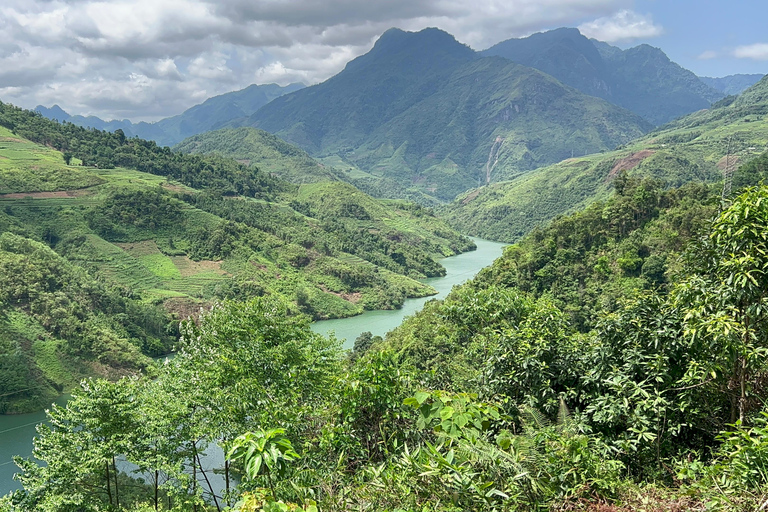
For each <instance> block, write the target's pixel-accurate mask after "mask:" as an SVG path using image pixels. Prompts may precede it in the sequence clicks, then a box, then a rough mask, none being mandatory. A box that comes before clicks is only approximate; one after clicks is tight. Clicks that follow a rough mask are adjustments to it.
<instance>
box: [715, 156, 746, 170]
mask: <svg viewBox="0 0 768 512" xmlns="http://www.w3.org/2000/svg"><path fill="white" fill-rule="evenodd" d="M740 164H741V159H740V158H739V157H738V156H737V155H730V156H727V155H726V156H724V157H723V158H721V159H720V160H718V161H717V168H718V169H720V170H721V171H723V170H725V166H726V165H728V166H730V167H731V169H735V168H736V167H737V166H739V165H740Z"/></svg>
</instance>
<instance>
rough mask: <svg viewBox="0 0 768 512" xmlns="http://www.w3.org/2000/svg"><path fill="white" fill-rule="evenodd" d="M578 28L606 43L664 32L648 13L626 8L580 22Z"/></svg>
mask: <svg viewBox="0 0 768 512" xmlns="http://www.w3.org/2000/svg"><path fill="white" fill-rule="evenodd" d="M578 28H579V30H580V31H581V33H582V34H584V35H585V36H587V37H590V38H593V39H597V40H599V41H606V42H608V43H615V42H618V41H632V40H635V39H647V38H650V37H656V36H660V35H661V34H662V33H663V32H664V30H663V29H662V27H661V26H659V25H655V24H654V23H653V19H652V18H651V16H650V15H647V16H643V15H641V14H638V13H636V12H634V11H630V10H627V9H624V10H621V11H618V12H616V13H615V14H613V15H611V16H605V17H602V18H598V19H596V20H594V21H590V22H587V23H582V24H581V25H579V27H578Z"/></svg>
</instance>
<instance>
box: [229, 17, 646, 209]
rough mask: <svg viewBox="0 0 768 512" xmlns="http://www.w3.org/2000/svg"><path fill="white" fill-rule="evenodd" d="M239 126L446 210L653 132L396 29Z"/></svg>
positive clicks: (427, 36)
mask: <svg viewBox="0 0 768 512" xmlns="http://www.w3.org/2000/svg"><path fill="white" fill-rule="evenodd" d="M233 124H235V125H241V126H243V125H244V126H253V127H256V128H260V129H263V130H266V131H269V132H271V133H274V134H276V135H277V136H279V137H281V138H283V139H285V140H286V141H288V142H291V143H293V144H296V145H298V146H299V147H301V148H303V149H305V150H306V151H308V152H309V153H310V154H311V155H313V156H315V157H317V158H320V159H321V161H322V159H323V158H327V157H331V156H334V157H337V158H340V159H342V160H343V161H347V162H350V163H351V164H353V165H355V166H357V167H359V168H360V169H362V170H364V171H366V172H369V173H371V174H373V175H375V176H385V177H388V178H392V179H395V180H397V181H399V182H401V183H404V184H407V185H408V186H413V187H416V188H418V189H419V190H421V191H423V192H425V193H427V194H430V195H433V196H435V197H437V198H439V199H442V200H449V199H451V198H453V197H454V196H455V195H456V194H458V193H460V192H462V191H463V190H466V189H467V188H469V187H472V186H475V185H477V184H478V183H484V182H489V181H497V180H499V179H504V178H509V177H511V176H515V175H518V174H521V173H524V172H526V171H529V170H531V169H534V168H536V167H539V166H541V165H546V164H550V163H553V162H556V161H559V160H562V159H563V158H566V157H569V156H571V155H573V154H577V155H579V154H581V155H583V154H585V153H589V152H596V151H603V150H609V149H612V148H614V147H615V146H616V145H617V144H622V143H625V142H627V141H629V140H631V139H633V138H635V137H637V136H639V135H641V134H643V133H644V132H646V131H647V130H648V129H649V128H650V124H649V123H647V122H645V121H643V120H642V119H641V118H639V117H638V116H636V115H634V114H632V113H630V112H628V111H626V110H624V109H620V108H618V107H615V106H613V105H611V104H609V103H607V102H605V101H602V100H600V99H597V98H594V97H591V96H588V95H585V94H582V93H580V92H578V91H576V90H574V89H572V88H570V87H567V86H564V85H563V84H561V83H560V82H558V81H557V80H555V79H554V78H552V77H551V76H549V75H546V74H544V73H542V72H540V71H537V70H534V69H532V68H529V67H525V66H522V65H519V64H515V63H512V62H510V61H508V60H505V59H500V58H482V57H480V56H478V55H477V54H476V53H475V52H473V51H472V50H471V49H469V48H468V47H466V46H465V45H463V44H461V43H459V42H457V41H456V40H455V39H454V38H453V36H451V35H449V34H447V33H445V32H443V31H441V30H438V29H425V30H423V31H421V32H416V33H412V32H404V31H401V30H397V29H391V30H389V31H387V32H385V33H384V34H383V35H382V36H381V38H380V39H379V40H378V41H377V42H376V44H375V45H374V47H373V49H372V50H371V51H370V52H369V53H367V54H365V55H363V56H361V57H358V58H357V59H355V60H353V61H351V62H350V63H349V64H347V66H346V68H345V69H344V70H343V71H342V72H340V73H339V74H338V75H336V76H334V77H332V78H331V79H329V80H327V81H326V82H323V83H321V84H318V85H315V86H312V87H308V88H306V89H302V90H300V91H297V92H295V93H292V94H288V95H285V96H282V97H280V98H278V99H276V100H275V101H273V102H271V103H269V104H268V105H265V106H264V107H262V108H261V109H259V110H258V111H257V112H256V113H255V114H253V115H252V116H251V117H250V118H248V119H247V120H241V121H238V122H236V123H233Z"/></svg>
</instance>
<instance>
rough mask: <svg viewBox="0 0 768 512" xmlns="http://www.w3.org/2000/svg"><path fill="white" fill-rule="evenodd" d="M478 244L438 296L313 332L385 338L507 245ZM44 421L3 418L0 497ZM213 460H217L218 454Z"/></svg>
mask: <svg viewBox="0 0 768 512" xmlns="http://www.w3.org/2000/svg"><path fill="white" fill-rule="evenodd" d="M474 241H475V244H477V250H475V251H472V252H467V253H464V254H459V255H458V256H452V257H450V258H445V259H443V260H441V261H440V263H442V264H443V266H444V267H445V269H446V275H445V277H435V278H431V279H427V280H425V282H426V283H427V284H429V285H431V286H432V287H433V288H435V290H437V292H438V293H437V295H432V296H431V297H424V298H421V299H408V300H406V301H405V304H404V305H403V307H402V308H401V309H395V310H390V311H366V312H365V313H363V314H362V315H358V316H355V317H352V318H343V319H340V320H325V321H322V322H315V323H314V324H312V330H313V331H315V332H317V333H320V334H324V335H325V334H328V333H329V332H335V334H336V337H337V338H339V339H344V340H346V341H345V342H344V347H345V348H350V349H351V348H352V346H353V345H354V342H355V338H357V337H358V336H359V335H360V333H362V332H365V331H370V332H371V333H372V334H373V335H374V336H376V335H378V336H384V335H385V334H386V333H387V332H389V331H391V330H392V329H394V328H395V327H397V326H398V325H400V323H402V321H403V319H404V318H405V317H406V316H409V315H412V314H414V313H416V312H417V311H419V310H420V309H421V307H422V306H423V305H424V303H426V302H427V301H428V300H431V299H441V298H443V297H445V296H446V295H447V294H448V292H450V291H451V289H452V288H453V287H454V286H455V285H458V284H461V283H463V282H464V281H466V280H468V279H471V278H472V277H474V276H475V274H477V273H478V272H479V271H480V270H481V269H483V268H484V267H487V266H488V265H490V264H491V263H493V260H495V259H496V258H498V257H499V256H501V253H502V250H503V248H504V244H500V243H496V242H489V241H487V240H481V239H477V238H475V239H474ZM65 402H66V396H64V397H61V398H59V399H58V400H57V403H60V404H63V403H65ZM43 420H45V412H44V411H39V412H35V413H31V414H19V415H12V416H3V415H0V496H2V495H4V494H6V493H8V492H9V491H11V490H13V489H18V488H19V485H18V483H17V482H14V481H13V474H14V473H16V472H17V470H18V468H17V467H16V465H15V464H14V463H13V461H12V458H13V456H14V455H21V456H23V457H29V456H30V455H31V453H32V438H33V437H34V435H35V433H36V432H35V425H36V424H38V423H39V422H41V421H43ZM211 457H212V458H214V459H215V458H217V457H216V455H215V454H214V455H211ZM219 458H220V457H219ZM218 462H221V461H218ZM214 465H215V463H214ZM220 485H222V484H219V486H220Z"/></svg>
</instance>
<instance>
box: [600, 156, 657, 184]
mask: <svg viewBox="0 0 768 512" xmlns="http://www.w3.org/2000/svg"><path fill="white" fill-rule="evenodd" d="M654 153H655V151H652V150H650V149H643V150H642V151H638V152H637V153H632V154H631V155H629V156H628V157H625V158H622V159H620V160H617V161H616V163H615V164H613V168H611V172H609V173H608V178H609V179H610V178H614V177H616V175H617V174H618V173H619V171H620V170H622V169H624V170H625V171H629V170H632V169H634V168H635V167H637V166H638V165H640V162H642V161H643V160H645V159H646V158H648V157H649V156H651V155H653V154H654Z"/></svg>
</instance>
